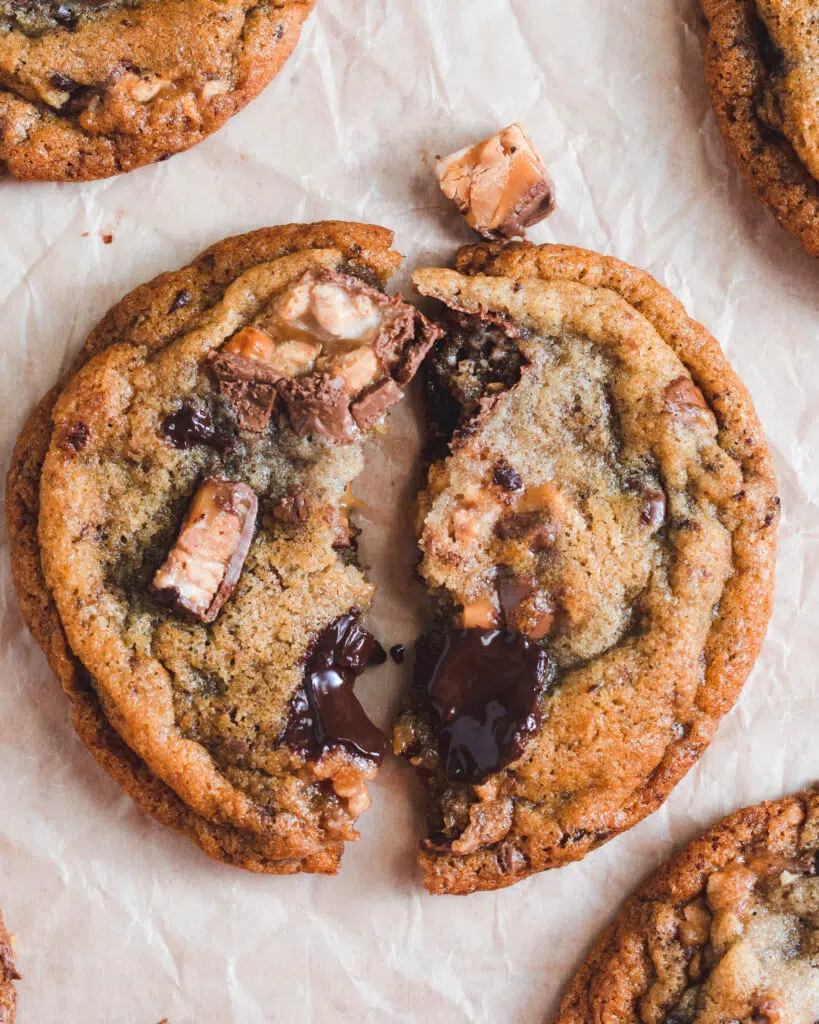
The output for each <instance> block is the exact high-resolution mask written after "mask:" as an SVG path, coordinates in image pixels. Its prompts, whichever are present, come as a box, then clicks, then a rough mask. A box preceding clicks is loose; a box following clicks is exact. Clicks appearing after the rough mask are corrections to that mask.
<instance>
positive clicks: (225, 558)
mask: <svg viewBox="0 0 819 1024" xmlns="http://www.w3.org/2000/svg"><path fill="white" fill-rule="evenodd" d="M258 508H259V504H258V500H257V498H256V495H255V494H254V493H253V491H252V490H251V489H250V487H248V486H247V484H243V483H234V482H231V481H229V480H218V479H216V478H214V477H210V478H208V479H207V480H205V482H204V483H203V484H202V486H201V487H200V488H199V490H198V491H197V492H196V494H195V495H194V498H193V501H192V502H191V504H190V507H189V509H188V512H187V515H186V516H185V519H184V521H183V523H182V528H181V530H180V531H179V537H178V539H177V541H176V544H174V546H173V548H172V549H171V552H170V554H169V555H168V557H167V558H166V559H165V562H164V563H163V564H162V565H161V566H160V568H159V569H158V570H157V572H156V575H155V576H154V579H153V585H152V589H153V593H154V597H156V599H157V600H158V601H160V602H161V603H162V604H167V605H168V606H169V607H171V608H173V609H174V611H176V612H178V613H180V614H182V615H185V616H187V617H191V618H194V619H198V620H199V621H200V622H213V621H214V619H215V618H216V616H217V615H218V614H219V612H220V610H221V608H222V606H223V605H224V603H225V601H227V599H228V598H229V597H230V595H231V594H232V593H233V590H234V588H235V587H236V583H237V582H238V579H239V575H240V574H241V571H242V566H243V565H244V563H245V559H246V558H247V553H248V551H249V550H250V542H251V540H252V539H253V530H254V527H255V525H256V514H257V512H258Z"/></svg>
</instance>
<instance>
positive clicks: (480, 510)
mask: <svg viewBox="0 0 819 1024" xmlns="http://www.w3.org/2000/svg"><path fill="white" fill-rule="evenodd" d="M458 267H459V269H458V271H449V270H423V271H419V272H417V273H416V275H415V282H416V285H417V287H418V288H419V290H420V291H421V292H422V293H423V294H425V295H427V296H430V297H432V298H435V299H437V300H439V301H440V302H442V303H444V304H445V305H446V306H447V307H448V308H449V310H450V311H454V312H450V314H449V315H448V318H445V319H444V320H443V321H442V322H443V324H444V326H445V328H446V330H447V334H446V336H445V338H444V339H443V341H442V342H440V343H439V344H438V346H437V347H436V350H435V354H434V356H433V358H432V361H431V364H430V377H429V382H430V388H429V391H430V402H429V413H430V414H431V415H432V416H433V417H434V422H435V423H437V424H439V425H440V424H441V423H442V422H444V423H445V424H448V427H447V428H446V429H447V430H448V435H447V438H444V440H447V439H449V441H450V443H449V453H448V454H445V451H441V450H440V448H441V440H442V439H441V438H440V437H435V435H434V432H433V439H432V440H433V444H434V445H435V446H437V447H438V449H439V450H438V452H437V453H436V461H434V462H433V464H432V466H431V468H430V471H429V479H428V484H427V489H426V491H425V492H424V493H423V494H422V495H421V499H420V503H419V505H420V508H419V517H418V519H419V521H418V529H419V536H420V546H421V552H422V561H421V564H420V572H421V574H422V576H423V578H424V580H425V582H426V583H427V584H428V586H429V587H430V588H431V591H432V594H433V596H434V598H435V600H436V602H437V606H438V614H437V617H436V618H435V620H434V621H433V622H432V624H431V626H430V629H429V630H428V632H427V634H426V635H425V637H424V638H422V641H421V643H420V645H419V650H418V657H417V665H416V680H415V689H414V693H413V699H412V701H411V705H410V707H409V709H408V710H407V711H406V712H405V713H404V714H403V715H402V716H401V717H400V718H399V720H398V722H397V724H396V728H395V737H394V738H395V746H396V749H397V750H398V751H399V752H401V753H403V754H405V755H406V756H407V757H409V758H410V760H411V761H412V763H413V764H415V765H416V766H417V767H418V768H419V770H420V772H421V774H422V776H423V777H424V779H425V782H426V784H427V788H428V795H429V812H430V836H429V838H428V839H427V840H425V841H424V843H422V849H421V854H420V860H421V864H422V866H423V868H424V871H425V876H426V877H425V881H426V885H427V887H428V888H429V889H430V890H431V891H433V892H456V893H458V892H461V893H465V892H471V891H473V890H475V889H491V888H498V887H501V886H505V885H509V884H512V883H514V882H515V881H518V880H519V879H521V878H524V877H526V876H527V875H529V874H531V873H533V872H535V871H539V870H543V869H545V868H550V867H555V866H559V865H561V864H564V863H567V862H569V861H571V860H575V859H578V858H580V857H582V856H584V855H585V854H586V853H587V852H588V851H589V850H591V849H593V848H594V847H595V846H597V845H599V844H600V843H602V842H604V841H606V840H607V839H609V838H611V837H612V836H613V835H616V834H617V833H618V832H621V831H623V830H624V829H626V828H629V827H630V826H631V825H633V824H634V823H635V822H636V821H638V820H639V819H640V818H642V817H643V816H645V815H646V814H648V813H650V812H651V811H652V810H654V809H655V808H656V807H657V806H659V804H660V803H661V802H662V800H663V799H665V797H666V796H667V795H668V793H669V792H670V790H671V788H672V787H673V786H674V784H675V783H676V782H677V781H678V780H679V778H681V777H682V775H683V774H684V772H685V771H686V770H687V769H688V768H689V767H690V766H691V764H692V763H693V762H694V761H695V760H696V758H697V757H698V756H699V754H700V753H701V752H702V750H703V749H704V748H705V746H706V745H707V744H708V742H709V740H710V738H711V736H712V735H713V732H714V729H715V728H716V725H717V723H718V721H719V719H720V717H721V716H722V715H723V714H724V713H725V711H727V710H728V708H729V707H730V706H731V704H732V703H733V701H734V700H735V698H736V696H737V694H738V692H739V688H740V686H741V685H742V682H743V681H744V679H745V677H746V675H747V673H748V671H749V670H750V668H751V665H752V664H753V661H754V658H755V656H756V653H757V651H758V649H759V645H760V643H761V639H762V636H763V633H764V629H765V625H766V623H767V619H768V616H769V613H770V607H771V599H772V588H773V559H774V533H775V528H776V522H777V519H778V498H777V496H776V483H775V478H774V474H773V470H772V466H771V460H770V455H769V453H768V451H767V448H766V447H765V442H764V438H763V436H762V432H761V428H760V426H759V423H758V421H757V419H756V416H755V414H754V411H753V407H752V405H751V402H750V399H749V397H748V395H747V393H746V392H745V390H744V388H743V387H742V385H741V384H740V383H739V381H738V380H737V379H736V377H735V375H734V374H733V372H732V371H731V370H730V368H729V367H728V365H727V363H726V361H725V359H724V356H723V355H722V353H721V351H720V350H719V347H718V346H717V344H716V342H715V341H714V340H713V338H711V337H710V336H709V335H708V334H707V332H706V331H705V330H704V329H703V328H702V327H700V326H699V325H698V324H695V323H694V322H693V321H691V320H690V319H688V317H687V316H686V315H685V313H684V311H683V309H682V307H681V306H680V305H679V304H678V303H677V302H676V300H674V299H673V298H672V297H671V296H670V295H669V294H668V293H667V292H666V291H665V290H664V289H663V288H661V287H660V286H659V285H658V284H657V283H656V282H655V281H653V280H652V279H651V278H650V277H649V276H648V275H647V274H644V273H642V272H640V271H637V270H635V269H634V268H631V267H627V266H626V265H625V264H621V263H619V262H617V261H615V260H612V259H609V258H606V257H602V256H598V255H597V254H594V253H588V252H584V251H582V250H577V249H571V248H568V247H560V246H542V247H535V246H527V245H516V246H506V247H498V246H476V247H469V248H467V249H465V250H462V252H461V254H460V256H459V261H458ZM444 448H446V445H444ZM441 456H443V457H441Z"/></svg>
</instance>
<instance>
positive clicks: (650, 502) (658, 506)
mask: <svg viewBox="0 0 819 1024" xmlns="http://www.w3.org/2000/svg"><path fill="white" fill-rule="evenodd" d="M642 497H643V503H644V504H643V507H642V509H641V511H640V522H641V523H642V525H643V526H650V527H651V529H652V530H659V529H660V527H661V526H662V525H663V523H664V522H665V494H663V492H662V491H659V490H657V488H656V487H646V489H645V490H644V491H643V494H642Z"/></svg>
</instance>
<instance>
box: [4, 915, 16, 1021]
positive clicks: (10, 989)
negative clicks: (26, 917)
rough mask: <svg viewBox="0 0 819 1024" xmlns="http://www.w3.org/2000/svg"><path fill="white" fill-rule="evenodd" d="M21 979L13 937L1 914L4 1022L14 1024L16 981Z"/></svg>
mask: <svg viewBox="0 0 819 1024" xmlns="http://www.w3.org/2000/svg"><path fill="white" fill-rule="evenodd" d="M19 979H20V975H19V974H18V973H17V970H16V969H15V966H14V953H13V950H12V943H11V938H10V936H9V934H8V932H7V931H6V928H5V925H4V923H3V915H2V914H0V1022H2V1024H14V1017H15V1013H16V1010H17V993H16V991H15V988H14V982H15V981H19Z"/></svg>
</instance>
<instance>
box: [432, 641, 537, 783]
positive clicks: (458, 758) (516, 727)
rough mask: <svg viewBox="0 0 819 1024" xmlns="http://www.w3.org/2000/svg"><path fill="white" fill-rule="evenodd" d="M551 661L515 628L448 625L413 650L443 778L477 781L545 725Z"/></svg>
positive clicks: (511, 756)
mask: <svg viewBox="0 0 819 1024" xmlns="http://www.w3.org/2000/svg"><path fill="white" fill-rule="evenodd" d="M553 678H554V662H553V660H552V658H551V657H550V656H549V655H548V654H547V653H546V651H544V650H542V649H541V648H539V647H536V646H535V645H534V644H533V643H532V642H531V640H528V639H527V638H526V637H525V636H522V635H521V634H520V633H509V632H506V631H504V630H499V629H461V630H450V631H449V632H447V633H446V634H445V635H444V636H443V643H442V644H441V643H439V644H437V645H436V649H435V650H433V649H431V648H429V647H427V646H426V644H422V646H421V648H420V649H419V651H418V660H417V675H416V685H418V686H419V687H422V688H423V689H424V690H425V691H426V694H427V697H428V699H429V703H430V705H431V707H432V711H433V713H434V717H435V719H436V722H435V733H436V735H437V737H438V740H439V743H440V746H441V756H442V757H443V760H444V768H445V771H446V775H447V778H448V779H450V780H451V781H453V782H469V783H480V782H483V781H484V780H485V779H487V778H488V777H489V776H490V775H492V774H493V773H494V772H497V771H499V770H500V769H501V768H504V767H506V765H508V764H511V762H512V761H515V760H517V758H519V757H520V755H521V754H522V753H523V749H524V747H525V746H526V743H527V742H528V740H529V739H530V738H531V737H532V736H534V735H535V733H537V731H538V730H539V729H540V726H541V722H542V712H541V708H540V699H541V697H542V695H543V694H544V693H545V692H546V690H547V688H548V687H549V685H550V684H551V682H552V680H553Z"/></svg>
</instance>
